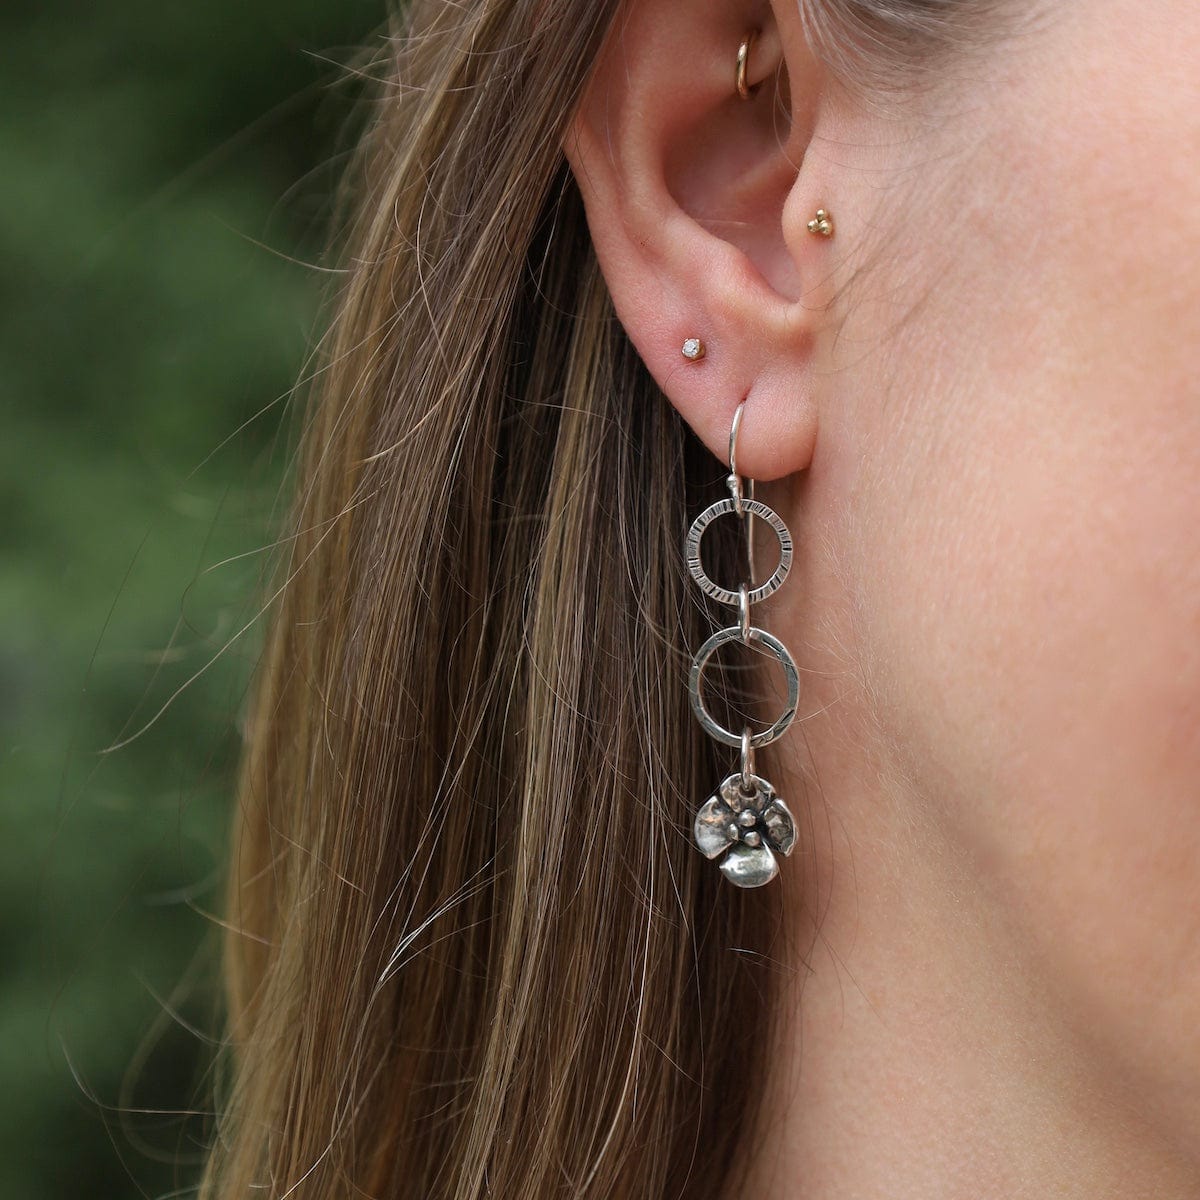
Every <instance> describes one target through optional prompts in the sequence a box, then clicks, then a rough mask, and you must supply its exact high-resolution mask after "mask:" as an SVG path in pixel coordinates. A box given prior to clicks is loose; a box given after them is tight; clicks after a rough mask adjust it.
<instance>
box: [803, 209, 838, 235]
mask: <svg viewBox="0 0 1200 1200" xmlns="http://www.w3.org/2000/svg"><path fill="white" fill-rule="evenodd" d="M808 232H809V233H815V234H817V235H818V236H820V237H833V216H832V215H831V214H830V213H829V212H827V211H826V210H825V209H823V208H818V209H817V215H816V216H815V217H813V219H812V220H811V221H809V223H808Z"/></svg>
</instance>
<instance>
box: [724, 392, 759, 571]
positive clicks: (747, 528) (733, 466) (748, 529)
mask: <svg viewBox="0 0 1200 1200" xmlns="http://www.w3.org/2000/svg"><path fill="white" fill-rule="evenodd" d="M745 406H746V401H745V400H742V401H741V402H740V403H739V404H738V406H737V410H736V411H735V412H734V414H733V424H732V425H731V426H730V427H729V478H728V479H727V480H726V482H727V483H728V485H729V491H730V494H731V495H732V496H733V508H734V512H736V513H737V515H738V516H739V517H740V518H741V520H742V529H743V531H744V532H745V535H746V565H747V566H748V567H749V569H750V580H751V586H752V587H753V581H754V577H755V575H756V574H757V572H756V571H755V569H754V526H753V524H752V522H753V521H754V514H753V513H752V512H751V511H750V510H749V509H748V508H747V507H746V506H745V505H744V504H743V503H742V501H743V499H748V500H753V499H754V480H753V479H751V480H749V487H748V488H747V487H746V486H744V485H743V483H742V477H741V475H739V474H738V469H737V437H738V430H739V429H741V427H742V409H743V408H744V407H745Z"/></svg>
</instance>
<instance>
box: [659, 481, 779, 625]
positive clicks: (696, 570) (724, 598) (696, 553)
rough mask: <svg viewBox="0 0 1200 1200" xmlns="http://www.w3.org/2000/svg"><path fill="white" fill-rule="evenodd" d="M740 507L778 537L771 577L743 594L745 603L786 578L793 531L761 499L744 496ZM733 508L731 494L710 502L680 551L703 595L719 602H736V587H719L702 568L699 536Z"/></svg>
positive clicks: (764, 594) (766, 593) (753, 601)
mask: <svg viewBox="0 0 1200 1200" xmlns="http://www.w3.org/2000/svg"><path fill="white" fill-rule="evenodd" d="M742 508H743V509H744V510H745V511H746V512H748V513H753V514H754V516H756V517H761V518H762V519H763V520H764V521H766V523H767V524H768V525H770V527H771V528H772V529H773V530H775V536H776V537H777V538H778V539H779V566H777V567H776V568H775V572H774V574H772V576H771V578H770V579H768V580H767V581H766V582H765V583H762V584H759V586H758V587H756V588H752V589H751V590H750V592H749V593H748V595H747V597H746V599H747V603H749V604H757V603H758V602H759V601H760V600H765V599H766V598H767V597H768V596H769V595H770V594H771V593H772V592H774V591H775V590H776V589H777V588H778V587H779V586H780V584H782V583H783V581H784V580H785V579H786V578H787V573H788V571H789V570H790V569H791V566H792V535H791V533H790V532H789V531H788V527H787V526H786V525H785V524H784V523H783V519H782V518H781V517H780V515H779V514H778V513H777V512H776V511H775V510H774V509H773V508H768V507H767V506H766V505H765V504H764V503H763V502H762V501H761V500H750V499H747V498H746V497H743V498H742ZM736 511H737V503H736V501H734V499H733V498H732V497H730V498H729V499H727V500H718V501H717V502H716V503H715V504H710V505H709V506H708V508H706V509H705V510H704V511H703V512H702V513H701V514H700V515H699V516H698V517H697V518H696V519H695V520H694V521H693V522H692V527H691V529H689V530H688V535H687V542H686V543H685V545H684V551H683V554H684V558H685V559H686V560H687V566H688V570H689V571H690V572H691V573H692V578H693V579H694V580H695V581H696V582H697V583H698V584H699V585H700V590H701V591H703V592H704V593H705V595H708V596H712V598H713V599H714V600H720V601H721V603H722V604H738V603H739V601H740V595H739V591H738V590H737V589H734V590H730V589H729V588H723V587H719V586H718V585H717V584H715V583H713V581H712V580H711V579H709V577H708V576H707V575H706V574H705V573H704V568H703V567H702V566H701V565H700V539H701V538H702V537H703V536H704V531H705V530H706V529H707V528H708V527H709V526H710V525H711V524H712V523H713V522H714V521H715V520H716V519H717V518H718V517H723V516H724V515H725V514H726V513H734V512H736Z"/></svg>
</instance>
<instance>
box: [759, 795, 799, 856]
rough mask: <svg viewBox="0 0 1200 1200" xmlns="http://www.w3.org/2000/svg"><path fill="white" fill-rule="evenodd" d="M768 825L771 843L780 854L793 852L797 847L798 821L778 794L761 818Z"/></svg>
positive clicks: (768, 835)
mask: <svg viewBox="0 0 1200 1200" xmlns="http://www.w3.org/2000/svg"><path fill="white" fill-rule="evenodd" d="M760 820H761V821H762V823H763V825H764V826H766V830H767V837H768V838H769V839H770V842H771V845H772V846H774V847H775V849H776V850H778V851H779V853H780V854H791V852H792V851H793V850H794V849H795V848H796V822H795V821H794V820H792V813H791V810H790V809H789V808H788V806H787V805H786V804H784V802H783V801H782V800H780V799H779V797H778V796H776V797H775V799H774V800H772V801H771V803H770V804H768V805H767V807H766V809H765V810H764V811H763V815H762V817H761V818H760Z"/></svg>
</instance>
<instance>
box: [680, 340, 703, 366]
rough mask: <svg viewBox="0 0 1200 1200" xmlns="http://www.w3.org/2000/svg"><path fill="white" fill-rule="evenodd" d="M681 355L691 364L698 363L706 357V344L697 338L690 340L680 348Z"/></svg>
mask: <svg viewBox="0 0 1200 1200" xmlns="http://www.w3.org/2000/svg"><path fill="white" fill-rule="evenodd" d="M679 353H680V354H682V355H683V357H684V358H686V359H687V360H688V361H689V362H696V361H697V359H701V358H703V357H704V343H703V342H702V341H701V340H700V339H699V338H696V337H691V338H688V340H687V341H686V342H684V343H683V345H682V346H681V347H680V349H679Z"/></svg>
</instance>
